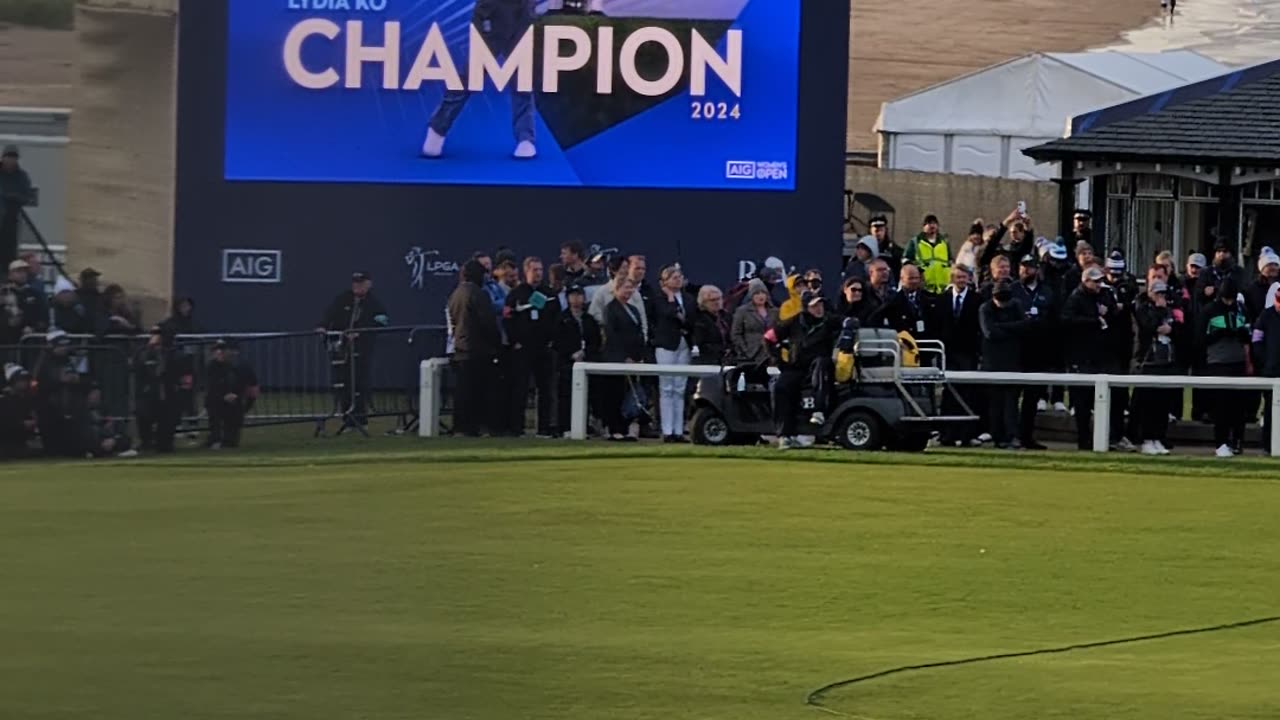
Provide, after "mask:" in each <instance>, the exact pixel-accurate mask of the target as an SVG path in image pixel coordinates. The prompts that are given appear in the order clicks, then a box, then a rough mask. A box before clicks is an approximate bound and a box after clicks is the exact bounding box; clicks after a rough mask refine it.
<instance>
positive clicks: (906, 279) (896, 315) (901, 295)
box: [872, 264, 937, 339]
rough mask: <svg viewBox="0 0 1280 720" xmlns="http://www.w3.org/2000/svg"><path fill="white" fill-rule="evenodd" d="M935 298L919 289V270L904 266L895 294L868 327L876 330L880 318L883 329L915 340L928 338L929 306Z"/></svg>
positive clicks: (929, 335) (931, 313) (920, 279)
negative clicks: (902, 333) (891, 330)
mask: <svg viewBox="0 0 1280 720" xmlns="http://www.w3.org/2000/svg"><path fill="white" fill-rule="evenodd" d="M936 300H937V296H935V295H933V294H932V293H930V292H928V291H927V290H925V289H924V287H923V281H922V278H921V275H920V268H918V267H916V266H915V265H911V264H907V265H903V266H902V274H901V276H900V277H899V282H898V290H897V291H896V292H894V293H891V294H890V296H889V301H888V302H886V303H885V304H884V305H883V306H882V307H880V308H879V309H878V310H876V311H875V312H874V313H872V325H874V326H879V325H880V319H881V318H883V321H884V324H885V326H886V327H890V328H893V329H894V330H896V331H898V332H908V333H911V335H912V336H913V337H915V338H916V339H921V338H932V337H935V335H936V334H935V333H933V332H932V330H931V329H930V327H929V326H930V324H931V323H932V321H933V320H934V316H933V306H934V302H935V301H936Z"/></svg>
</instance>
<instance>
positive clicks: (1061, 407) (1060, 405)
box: [1053, 402, 1067, 413]
mask: <svg viewBox="0 0 1280 720" xmlns="http://www.w3.org/2000/svg"><path fill="white" fill-rule="evenodd" d="M1053 411H1054V412H1056V413H1065V412H1066V411H1067V404H1066V403H1064V402H1056V403H1054V404H1053Z"/></svg>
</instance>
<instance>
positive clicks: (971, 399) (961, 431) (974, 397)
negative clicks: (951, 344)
mask: <svg viewBox="0 0 1280 720" xmlns="http://www.w3.org/2000/svg"><path fill="white" fill-rule="evenodd" d="M947 369H948V370H964V371H970V370H977V369H978V359H977V358H975V357H973V356H971V355H966V354H963V353H952V354H950V355H948V356H947ZM953 387H954V388H955V391H956V393H955V394H956V395H959V396H960V398H961V399H963V400H964V402H965V404H967V405H968V406H969V408H970V409H971V410H973V411H974V413H978V412H979V406H980V405H982V404H983V403H982V402H981V401H982V400H983V399H984V398H983V395H982V393H981V392H980V391H979V390H978V388H977V387H975V386H973V385H955V386H953ZM942 413H943V414H944V415H967V414H968V412H967V411H966V410H965V409H964V407H963V406H962V405H961V404H960V402H959V401H958V400H956V398H955V395H953V394H952V393H951V391H950V390H946V391H944V392H943V395H942ZM944 427H945V430H944V431H943V433H944V434H943V437H942V442H943V443H946V444H949V445H954V444H956V443H957V442H968V441H970V440H972V439H973V438H975V437H977V436H978V434H979V432H980V431H979V430H978V428H977V426H976V425H975V424H974V423H947V424H946V425H945V426H944Z"/></svg>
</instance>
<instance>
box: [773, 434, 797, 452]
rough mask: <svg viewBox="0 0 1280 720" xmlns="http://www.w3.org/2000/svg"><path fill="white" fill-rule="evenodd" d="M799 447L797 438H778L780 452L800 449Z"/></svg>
mask: <svg viewBox="0 0 1280 720" xmlns="http://www.w3.org/2000/svg"><path fill="white" fill-rule="evenodd" d="M798 447H800V443H798V442H796V439H795V438H790V437H780V438H778V449H779V450H794V449H795V448H798Z"/></svg>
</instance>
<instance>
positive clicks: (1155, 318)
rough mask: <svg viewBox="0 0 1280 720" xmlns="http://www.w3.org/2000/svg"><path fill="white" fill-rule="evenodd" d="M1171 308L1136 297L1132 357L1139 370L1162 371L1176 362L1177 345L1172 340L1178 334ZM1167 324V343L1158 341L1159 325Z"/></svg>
mask: <svg viewBox="0 0 1280 720" xmlns="http://www.w3.org/2000/svg"><path fill="white" fill-rule="evenodd" d="M1173 310H1174V309H1173V308H1172V307H1169V306H1166V307H1159V306H1157V305H1156V304H1155V303H1153V302H1151V300H1150V298H1148V297H1147V296H1145V295H1143V296H1142V297H1140V298H1138V302H1137V307H1136V309H1135V310H1134V319H1135V321H1136V322H1137V325H1138V349H1137V350H1136V351H1135V354H1134V359H1136V360H1137V361H1138V367H1139V369H1140V370H1142V371H1143V372H1146V373H1153V372H1155V373H1159V372H1164V371H1165V370H1167V369H1168V368H1170V367H1173V366H1174V365H1175V364H1176V363H1177V362H1178V354H1177V346H1176V345H1175V344H1174V340H1175V339H1176V337H1177V335H1178V327H1177V326H1178V324H1179V323H1176V322H1175V321H1174V313H1173ZM1166 324H1167V325H1168V326H1169V329H1170V330H1171V331H1172V332H1170V333H1169V335H1168V337H1169V341H1168V343H1161V342H1160V341H1159V337H1160V335H1159V333H1158V332H1157V330H1158V329H1159V328H1160V326H1161V325H1166Z"/></svg>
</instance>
